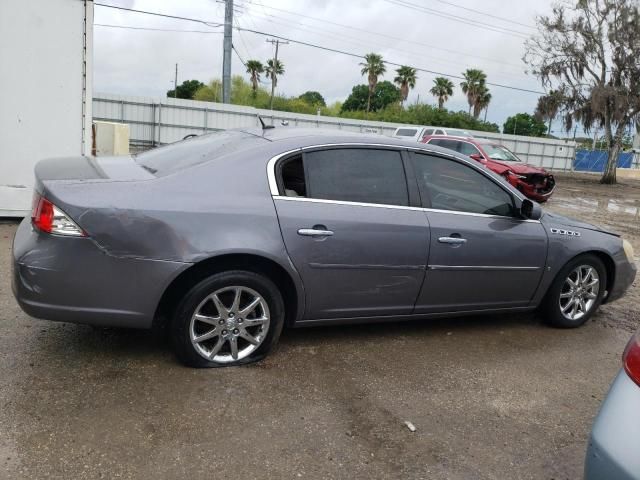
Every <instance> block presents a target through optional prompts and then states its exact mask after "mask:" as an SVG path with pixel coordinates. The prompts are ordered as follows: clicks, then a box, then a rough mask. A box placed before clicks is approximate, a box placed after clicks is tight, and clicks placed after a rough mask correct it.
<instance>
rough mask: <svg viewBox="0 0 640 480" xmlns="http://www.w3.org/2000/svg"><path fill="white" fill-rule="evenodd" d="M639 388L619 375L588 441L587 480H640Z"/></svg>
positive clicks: (627, 378)
mask: <svg viewBox="0 0 640 480" xmlns="http://www.w3.org/2000/svg"><path fill="white" fill-rule="evenodd" d="M638 405H640V387H639V386H638V385H636V384H635V383H634V382H633V380H631V379H630V378H629V376H628V375H627V374H626V373H625V372H624V371H620V373H618V376H617V377H616V379H615V380H614V382H613V384H612V385H611V389H610V390H609V393H608V394H607V397H606V398H605V400H604V403H603V404H602V407H601V408H600V412H599V413H598V416H597V417H596V420H595V422H594V424H593V430H592V431H591V436H590V438H589V445H588V447H587V456H586V459H585V466H584V478H585V480H601V479H607V480H640V409H639V408H638Z"/></svg>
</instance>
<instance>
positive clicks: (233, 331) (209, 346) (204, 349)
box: [189, 286, 270, 363]
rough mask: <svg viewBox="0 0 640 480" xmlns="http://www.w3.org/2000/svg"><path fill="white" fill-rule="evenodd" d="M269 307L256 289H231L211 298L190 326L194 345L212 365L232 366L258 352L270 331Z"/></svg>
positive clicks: (200, 309) (197, 309) (206, 301)
mask: <svg viewBox="0 0 640 480" xmlns="http://www.w3.org/2000/svg"><path fill="white" fill-rule="evenodd" d="M269 323H270V315H269V306H268V305H267V302H266V301H265V299H264V298H263V297H262V296H261V295H260V294H259V293H258V292H256V291H255V290H253V289H251V288H248V287H242V286H230V287H224V288H221V289H219V290H216V291H215V292H213V293H212V294H210V295H208V296H207V297H206V298H205V299H204V300H203V301H202V302H200V304H199V305H198V307H197V308H196V309H195V312H194V314H193V316H192V317H191V322H190V325H189V336H190V338H191V344H192V345H193V347H194V349H195V350H196V351H197V352H198V354H199V355H201V356H202V357H204V358H206V359H207V360H209V361H212V362H218V363H230V362H235V361H237V360H242V359H243V358H245V357H248V356H249V355H251V354H252V353H253V352H255V351H256V350H257V349H258V347H259V346H260V345H261V344H262V342H263V341H264V339H265V337H266V336H267V332H268V331H269Z"/></svg>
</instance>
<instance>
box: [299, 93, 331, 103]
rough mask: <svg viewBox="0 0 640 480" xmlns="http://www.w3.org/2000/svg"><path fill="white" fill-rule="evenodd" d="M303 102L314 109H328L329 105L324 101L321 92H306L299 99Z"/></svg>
mask: <svg viewBox="0 0 640 480" xmlns="http://www.w3.org/2000/svg"><path fill="white" fill-rule="evenodd" d="M298 98H299V99H300V100H302V101H303V102H306V103H308V104H309V105H312V106H314V107H326V106H327V104H326V102H325V101H324V97H323V96H322V95H320V92H316V91H313V90H309V91H307V92H304V93H303V94H302V95H300V96H299V97H298Z"/></svg>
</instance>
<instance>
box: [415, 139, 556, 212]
mask: <svg viewBox="0 0 640 480" xmlns="http://www.w3.org/2000/svg"><path fill="white" fill-rule="evenodd" d="M422 143H428V144H430V145H438V146H440V147H444V148H447V149H449V150H455V151H456V152H459V153H462V154H463V155H467V156H468V157H471V158H472V159H474V160H476V161H478V162H480V163H482V164H483V165H485V166H486V167H487V168H488V169H489V170H492V171H493V172H495V173H497V174H498V175H502V176H503V177H504V178H505V179H506V180H507V181H508V182H509V183H510V184H511V185H513V186H514V187H516V188H517V189H518V190H520V191H521V192H522V193H523V194H524V195H526V196H527V197H528V198H530V199H532V200H535V201H536V202H540V203H543V202H546V201H547V200H549V198H550V197H551V195H552V194H553V190H554V189H555V187H556V182H555V180H554V178H553V175H551V174H550V173H549V172H547V171H546V170H545V169H544V168H540V167H534V166H533V165H528V164H526V163H524V162H523V161H522V160H520V159H519V158H518V157H517V156H516V154H515V153H513V152H512V151H510V150H509V149H508V148H507V147H505V146H503V145H500V144H499V143H496V142H493V141H491V140H483V139H478V138H467V137H464V138H463V137H457V138H456V137H451V136H444V135H427V136H425V137H423V138H422Z"/></svg>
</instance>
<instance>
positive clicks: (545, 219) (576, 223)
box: [540, 210, 620, 237]
mask: <svg viewBox="0 0 640 480" xmlns="http://www.w3.org/2000/svg"><path fill="white" fill-rule="evenodd" d="M540 220H541V221H542V223H544V224H546V225H551V226H556V227H572V228H583V229H585V230H592V231H594V232H601V233H606V234H608V235H615V236H616V237H619V236H620V234H618V233H616V232H612V231H610V230H606V229H604V228H602V227H599V226H597V225H593V224H592V223H587V222H583V221H581V220H576V219H575V218H571V217H565V216H563V215H558V214H557V213H552V212H549V211H546V210H545V212H544V215H543V216H542V218H541V219H540Z"/></svg>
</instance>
